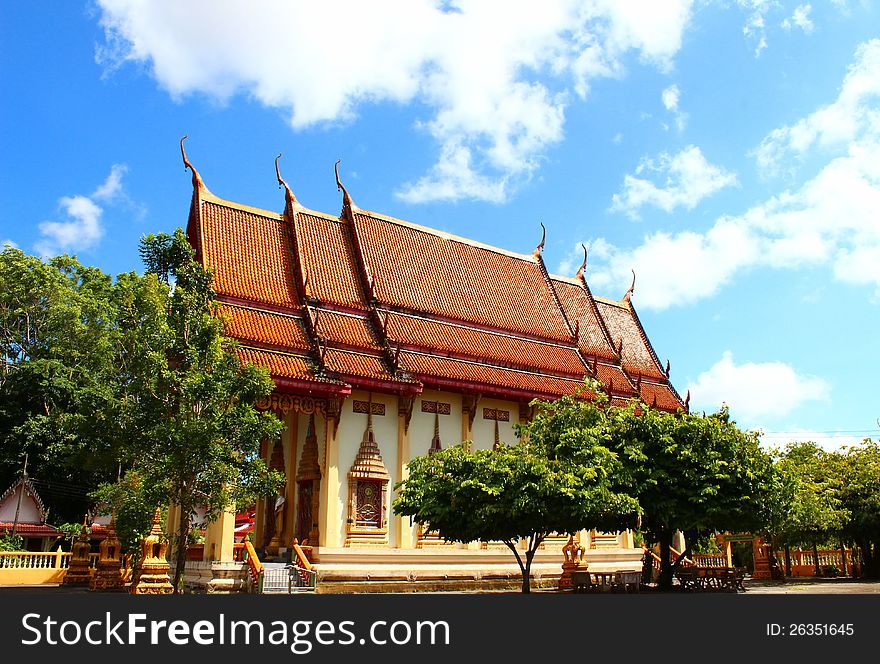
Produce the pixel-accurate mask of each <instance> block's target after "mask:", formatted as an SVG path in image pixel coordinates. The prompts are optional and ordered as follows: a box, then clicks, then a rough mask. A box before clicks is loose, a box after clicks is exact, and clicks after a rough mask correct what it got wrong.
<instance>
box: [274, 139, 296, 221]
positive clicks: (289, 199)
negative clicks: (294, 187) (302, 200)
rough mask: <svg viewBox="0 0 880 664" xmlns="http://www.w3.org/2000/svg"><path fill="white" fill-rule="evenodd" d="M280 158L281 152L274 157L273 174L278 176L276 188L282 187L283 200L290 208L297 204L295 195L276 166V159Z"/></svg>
mask: <svg viewBox="0 0 880 664" xmlns="http://www.w3.org/2000/svg"><path fill="white" fill-rule="evenodd" d="M279 159H281V153H280V152H279V153H278V156H277V157H275V175H276V176H277V178H278V188H279V189H280V188H281V187H284V202H285V205H286V207H287V208H292V207H293V206H294V205H296V204H297V202H298V201H297V200H296V196H294V195H293V192H292V191H291V190H290V187H289V186H288V184H287V182H286V181H285V180H284V178H283V177H281V170H280V169H279V168H278V160H279Z"/></svg>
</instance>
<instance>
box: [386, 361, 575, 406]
mask: <svg viewBox="0 0 880 664" xmlns="http://www.w3.org/2000/svg"><path fill="white" fill-rule="evenodd" d="M400 364H401V367H402V368H404V369H405V370H406V371H409V372H411V373H413V374H415V375H416V377H418V378H420V379H422V380H426V382H427V381H428V378H429V377H432V376H433V377H439V378H445V379H448V380H453V381H461V382H465V383H471V384H476V385H483V386H499V387H504V388H508V389H511V390H518V391H522V392H525V393H528V394H529V395H541V396H550V397H557V396H561V395H563V394H573V393H574V392H575V391H576V390H577V389H578V388H580V387H582V386H583V381H580V380H573V379H568V378H558V377H556V376H548V375H546V374H540V373H535V372H528V371H517V370H515V369H504V368H501V367H494V366H490V365H487V364H480V363H478V362H469V361H465V360H455V359H452V358H447V357H437V356H436V355H426V354H423V353H414V352H409V351H403V352H401V353H400Z"/></svg>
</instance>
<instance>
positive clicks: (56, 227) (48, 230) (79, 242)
mask: <svg viewBox="0 0 880 664" xmlns="http://www.w3.org/2000/svg"><path fill="white" fill-rule="evenodd" d="M126 170H127V167H126V166H125V165H123V164H113V166H112V167H111V168H110V173H109V174H108V175H107V178H106V179H105V180H104V182H102V183H101V184H100V185H98V187H97V188H96V189H95V191H93V192H92V193H91V194H89V195H88V196H85V195H82V194H78V195H76V196H62V197H61V198H60V199H59V200H58V208H59V210H61V212H62V213H63V214H64V216H66V217H67V220H66V221H43V222H40V224H39V230H40V235H41V236H42V238H41V239H40V240H38V241H37V242H36V243H35V244H34V248H35V249H36V250H37V252H38V253H40V254H41V255H42V256H54V255H56V254H59V253H62V252H73V251H79V250H83V249H89V248H91V247H93V246H95V245H96V244H97V243H98V241H99V240H100V239H101V237H103V235H104V225H103V223H102V221H101V218H102V216H103V214H104V208H103V207H102V205H99V203H101V204H109V203H113V202H114V201H118V200H120V199H122V198H124V197H125V194H124V191H123V188H122V176H123V175H124V174H125V172H126ZM126 200H127V199H126Z"/></svg>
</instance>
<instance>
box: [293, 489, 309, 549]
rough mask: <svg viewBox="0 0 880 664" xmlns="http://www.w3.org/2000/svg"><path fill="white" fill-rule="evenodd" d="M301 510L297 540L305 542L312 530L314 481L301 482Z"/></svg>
mask: <svg viewBox="0 0 880 664" xmlns="http://www.w3.org/2000/svg"><path fill="white" fill-rule="evenodd" d="M298 507H299V509H298V510H297V520H296V538H297V540H299V541H300V542H305V541H306V540H307V539H308V538H309V532H310V531H311V529H312V481H311V480H308V481H306V482H299V506H298Z"/></svg>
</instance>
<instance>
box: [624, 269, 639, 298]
mask: <svg viewBox="0 0 880 664" xmlns="http://www.w3.org/2000/svg"><path fill="white" fill-rule="evenodd" d="M630 272H632V273H633V280H632V284H631V285H630V287H629V290H628V291H626V293H625V294H624V296H623V301H624V302H629V301H630V298H632V296H633V293H634V292H635V290H636V271H635V270H630Z"/></svg>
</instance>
